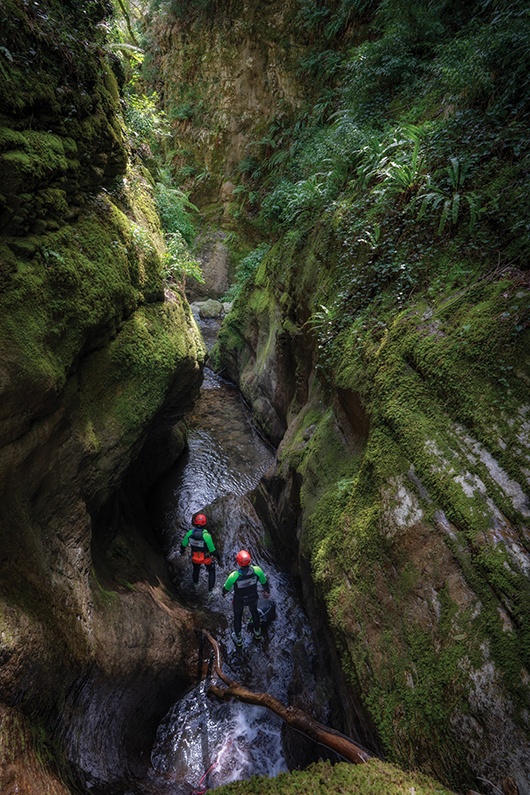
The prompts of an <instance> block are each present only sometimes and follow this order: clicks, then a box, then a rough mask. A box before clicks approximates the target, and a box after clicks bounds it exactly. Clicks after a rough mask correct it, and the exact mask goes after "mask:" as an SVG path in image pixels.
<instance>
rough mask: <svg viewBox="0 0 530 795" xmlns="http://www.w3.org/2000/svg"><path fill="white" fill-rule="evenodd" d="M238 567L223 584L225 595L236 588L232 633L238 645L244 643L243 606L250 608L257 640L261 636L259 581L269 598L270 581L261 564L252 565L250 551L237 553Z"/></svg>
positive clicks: (243, 550) (244, 550)
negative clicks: (242, 635) (242, 633)
mask: <svg viewBox="0 0 530 795" xmlns="http://www.w3.org/2000/svg"><path fill="white" fill-rule="evenodd" d="M236 563H237V565H238V568H237V569H236V570H235V571H233V572H232V573H231V574H229V575H228V577H227V578H226V582H225V584H224V585H223V591H222V594H223V597H225V596H226V595H227V593H229V592H230V591H231V590H232V588H233V589H234V633H233V635H232V637H233V639H234V642H235V644H236V646H242V645H243V638H242V637H241V623H242V618H243V608H244V607H245V606H247V607H248V609H249V610H250V614H251V616H252V626H253V628H254V637H255V638H256V640H259V639H260V638H261V623H260V617H259V613H258V582H260V583H261V585H262V586H263V594H264V596H265V597H266V598H267V599H268V598H269V583H268V580H267V577H266V576H265V574H264V573H263V571H262V569H260V567H259V566H251V557H250V553H249V552H247V550H246V549H241V550H240V551H239V552H238V553H237V555H236Z"/></svg>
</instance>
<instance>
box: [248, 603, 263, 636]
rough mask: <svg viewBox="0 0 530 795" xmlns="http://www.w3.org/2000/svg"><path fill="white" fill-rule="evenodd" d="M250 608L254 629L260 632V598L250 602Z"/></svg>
mask: <svg viewBox="0 0 530 795" xmlns="http://www.w3.org/2000/svg"><path fill="white" fill-rule="evenodd" d="M248 609H249V610H250V615H251V616H252V629H253V630H254V632H258V631H259V630H260V628H261V621H260V617H259V611H258V600H257V599H256V600H255V601H252V602H249V605H248Z"/></svg>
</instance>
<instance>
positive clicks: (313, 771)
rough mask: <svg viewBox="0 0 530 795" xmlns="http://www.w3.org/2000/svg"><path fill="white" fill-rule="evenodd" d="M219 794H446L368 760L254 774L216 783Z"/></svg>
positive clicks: (433, 785) (416, 776) (426, 782)
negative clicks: (276, 773)
mask: <svg viewBox="0 0 530 795" xmlns="http://www.w3.org/2000/svg"><path fill="white" fill-rule="evenodd" d="M217 791H218V792H219V795H252V794H253V793H256V795H268V793H270V794H271V795H291V793H297V792H311V793H315V795H340V794H341V793H344V792H347V793H349V795H357V793H358V795H410V793H411V792H412V791H414V792H415V793H416V795H450V793H449V790H446V789H444V788H443V787H441V786H440V785H439V784H437V783H436V782H435V781H432V780H430V779H428V778H427V777H426V776H422V775H421V774H419V773H416V774H410V773H404V772H403V771H402V770H399V769H398V768H396V767H393V766H392V765H388V764H384V763H383V762H379V761H378V760H375V759H374V760H370V761H369V762H367V763H366V764H364V765H347V764H345V763H341V764H338V765H330V764H329V762H319V763H318V764H313V765H311V766H310V767H308V768H307V769H306V770H303V771H302V770H297V771H295V772H293V773H281V774H280V775H279V776H276V778H273V779H266V778H263V777H257V776H256V777H254V778H252V779H250V781H237V782H234V783H233V784H226V785H225V786H224V787H217Z"/></svg>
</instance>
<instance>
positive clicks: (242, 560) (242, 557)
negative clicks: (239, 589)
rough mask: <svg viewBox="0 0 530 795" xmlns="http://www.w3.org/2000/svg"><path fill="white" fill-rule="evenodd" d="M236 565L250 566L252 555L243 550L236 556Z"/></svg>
mask: <svg viewBox="0 0 530 795" xmlns="http://www.w3.org/2000/svg"><path fill="white" fill-rule="evenodd" d="M236 563H237V565H238V566H249V565H250V553H249V552H247V550H246V549H241V550H240V551H239V552H238V553H237V555H236Z"/></svg>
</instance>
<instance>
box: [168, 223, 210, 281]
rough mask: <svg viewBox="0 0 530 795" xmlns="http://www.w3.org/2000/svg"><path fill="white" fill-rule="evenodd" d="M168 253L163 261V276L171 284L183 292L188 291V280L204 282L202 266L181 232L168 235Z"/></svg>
mask: <svg viewBox="0 0 530 795" xmlns="http://www.w3.org/2000/svg"><path fill="white" fill-rule="evenodd" d="M166 247H167V250H166V253H165V256H164V261H163V276H164V279H165V280H166V281H167V282H169V283H170V284H175V285H176V286H177V287H178V288H179V289H180V290H181V291H182V292H184V291H185V289H186V279H188V278H192V279H195V280H196V281H198V282H201V284H202V283H203V282H204V279H203V276H202V270H201V264H200V262H199V261H198V260H196V259H195V258H194V257H193V256H192V254H191V252H190V250H189V248H188V245H187V243H186V240H185V239H184V236H183V235H182V234H181V233H180V232H171V233H169V234H167V235H166Z"/></svg>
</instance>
